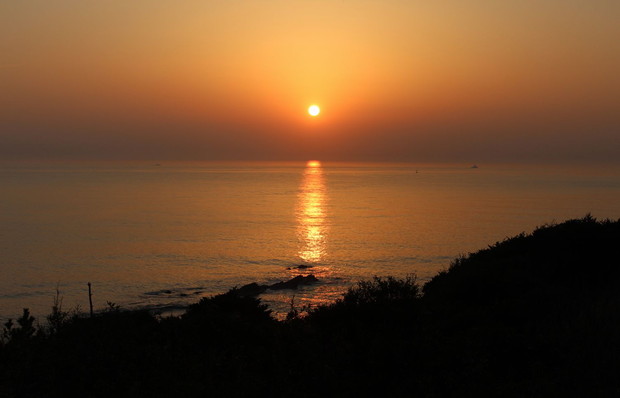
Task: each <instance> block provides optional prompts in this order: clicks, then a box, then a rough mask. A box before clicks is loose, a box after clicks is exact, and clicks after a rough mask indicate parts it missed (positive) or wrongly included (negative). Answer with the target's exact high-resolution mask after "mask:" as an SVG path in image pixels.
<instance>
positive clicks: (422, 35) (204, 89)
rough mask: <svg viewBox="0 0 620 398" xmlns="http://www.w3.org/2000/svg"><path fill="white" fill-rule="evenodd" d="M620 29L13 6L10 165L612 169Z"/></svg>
mask: <svg viewBox="0 0 620 398" xmlns="http://www.w3.org/2000/svg"><path fill="white" fill-rule="evenodd" d="M423 3H428V4H423ZM432 3H441V4H440V5H437V4H432ZM618 20H620V2H618V1H615V0H613V1H612V0H590V1H583V0H564V1H560V0H542V1H541V0H537V1H533V0H532V1H529V0H525V1H502V2H498V1H491V0H488V1H487V0H478V1H456V0H447V1H444V2H414V1H395V0H391V1H390V0H387V1H381V2H380V1H363V0H357V1H351V0H342V1H320V0H307V1H306V0H299V1H290V0H288V1H284V0H283V1H268V0H264V1H262V0H261V1H256V0H252V1H250V0H247V1H243V0H239V1H233V0H229V1H224V0H221V1H215V0H214V1H197V0H196V1H171V0H160V1H155V2H154V1H147V0H141V1H120V0H109V1H83V0H75V1H66V0H58V1H53V2H52V1H48V0H33V1H21V0H20V1H18V0H9V1H5V2H2V3H0V140H1V141H2V145H1V146H0V158H1V159H57V158H60V159H62V158H71V159H91V158H92V159H125V160H131V159H171V160H172V159H175V160H222V159H231V160H253V159H260V160H304V159H310V158H312V159H314V158H317V159H324V160H373V161H374V160H387V161H390V160H397V161H413V162H416V161H425V162H426V161H467V162H473V163H476V162H483V161H502V160H505V161H545V160H550V161H589V160H592V161H613V160H616V159H617V158H620V157H619V156H618V153H620V138H619V137H620V131H619V130H620V78H619V77H618V76H619V73H618V71H619V70H620V40H619V39H618V38H620V24H618V23H617V21H618ZM312 103H316V104H318V105H319V106H321V109H322V112H321V115H320V116H319V117H318V118H316V119H311V118H310V117H309V116H308V115H307V113H306V109H307V107H308V106H309V105H311V104H312Z"/></svg>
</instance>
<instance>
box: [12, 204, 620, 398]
mask: <svg viewBox="0 0 620 398" xmlns="http://www.w3.org/2000/svg"><path fill="white" fill-rule="evenodd" d="M618 242H620V221H608V220H606V221H601V222H599V221H597V220H595V219H594V218H593V217H591V216H586V217H584V218H582V219H579V220H570V221H567V222H564V223H561V224H557V225H545V226H543V227H540V228H538V229H536V230H535V231H534V232H533V233H531V234H520V235H517V236H515V237H513V238H510V239H506V240H504V241H502V242H497V243H496V244H494V245H492V246H490V247H489V248H487V249H484V250H480V251H478V252H476V253H472V254H470V255H468V256H463V257H460V258H457V259H456V260H454V261H453V263H452V265H451V266H450V268H449V269H448V270H446V271H444V272H441V273H439V274H438V275H437V276H435V277H434V278H433V279H432V280H431V281H429V282H428V283H426V284H425V285H424V287H423V289H421V288H420V286H419V285H418V284H417V281H416V279H415V277H413V276H411V277H407V278H404V279H396V278H392V277H387V278H380V277H375V278H373V279H372V280H370V281H362V282H360V283H358V284H357V285H356V286H354V287H352V288H350V289H349V290H348V291H347V292H346V293H345V294H344V296H343V297H342V299H340V300H338V301H337V302H335V303H333V304H330V305H326V306H320V307H318V308H313V309H308V308H303V309H301V310H300V309H297V308H296V306H295V304H294V302H292V303H291V313H290V316H289V317H288V318H287V320H286V321H282V322H279V321H276V320H275V319H274V318H273V317H272V316H271V312H270V310H269V309H268V308H267V306H265V305H264V304H262V303H261V301H260V300H259V299H257V298H255V297H251V296H248V295H245V294H240V292H239V290H238V289H232V290H230V291H229V292H227V293H224V294H221V295H217V296H213V297H209V298H205V299H202V300H200V302H198V303H196V304H194V305H192V306H190V307H189V308H188V310H187V312H186V313H185V314H184V315H182V316H180V317H167V318H158V317H155V316H153V315H152V314H150V313H148V312H145V311H123V310H121V309H120V308H119V307H118V306H116V305H114V304H113V303H111V304H109V305H108V310H107V311H102V312H99V313H97V314H95V316H94V317H92V318H90V317H89V318H83V317H76V316H69V315H67V313H65V312H63V311H62V305H61V304H62V303H61V300H60V299H59V298H58V297H59V296H58V295H57V299H56V301H55V303H54V307H53V310H52V314H51V315H50V317H48V322H49V324H50V326H49V327H46V328H45V327H39V328H37V327H36V323H35V320H34V318H33V317H32V316H30V313H29V312H28V310H24V314H23V315H22V317H20V318H19V319H18V320H17V321H16V322H13V321H9V322H7V323H6V324H5V325H4V328H3V331H2V344H0V397H18V396H33V397H47V396H49V397H60V396H63V397H64V396H89V397H109V396H149V397H158V396H188V395H195V396H227V397H228V396H233V397H234V396H266V395H271V396H285V395H288V396H301V397H304V396H356V395H358V396H421V397H450V396H459V397H463V396H476V397H483V396H501V397H521V396H528V397H549V396H575V397H576V396H579V397H582V396H617V395H618V392H619V391H620V379H619V378H618V377H617V375H618V374H619V372H620V263H619V262H620V260H619V256H618ZM302 312H304V313H307V315H306V316H300V315H301V313H302Z"/></svg>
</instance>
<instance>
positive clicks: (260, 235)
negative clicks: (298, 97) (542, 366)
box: [0, 162, 620, 318]
mask: <svg viewBox="0 0 620 398" xmlns="http://www.w3.org/2000/svg"><path fill="white" fill-rule="evenodd" d="M0 178H1V189H2V195H1V196H0V225H1V226H2V228H1V229H0V251H1V253H2V256H1V257H0V271H1V275H2V277H1V278H0V318H6V317H9V316H10V317H14V316H15V315H17V314H19V313H20V311H21V308H22V307H30V308H31V310H32V311H33V312H34V314H35V315H38V316H43V315H45V314H47V313H49V310H50V307H51V305H52V301H53V296H54V294H55V290H56V287H57V286H58V287H59V289H60V291H61V294H62V295H63V296H64V307H65V308H67V309H68V308H72V307H75V306H77V305H79V306H81V308H82V310H87V308H88V295H87V282H89V281H90V282H92V284H93V294H94V295H93V300H94V304H95V307H96V308H103V307H104V306H105V305H106V301H111V302H115V303H117V304H120V305H121V306H122V307H124V308H155V309H165V308H174V307H179V306H183V305H186V304H188V303H192V302H195V301H197V300H198V299H199V298H200V297H203V296H208V295H211V294H216V293H222V292H225V291H226V290H228V289H229V288H231V287H233V286H241V285H243V284H246V283H250V282H259V283H269V284H270V283H274V282H277V281H281V280H287V279H289V278H291V277H294V276H296V275H299V274H304V275H305V274H308V273H312V274H315V275H316V276H317V277H318V278H319V280H320V282H319V283H318V284H317V285H314V286H309V287H305V288H302V289H300V290H298V291H295V292H294V291H279V292H271V293H267V294H265V295H264V296H262V298H263V300H264V301H266V302H268V303H269V304H270V305H272V307H273V308H274V309H275V310H276V311H279V312H280V313H283V312H285V311H287V309H288V305H289V302H290V300H291V297H292V296H293V295H295V301H296V303H297V304H299V305H304V304H318V303H322V302H326V301H330V300H333V299H335V298H337V297H339V296H340V294H341V293H342V292H343V291H344V290H345V289H346V288H347V287H348V286H350V285H351V284H353V283H354V282H355V281H357V280H360V279H367V278H369V277H371V276H373V275H396V276H403V275H406V274H410V273H415V274H417V276H418V277H419V278H420V279H421V280H423V281H424V280H427V279H428V278H430V277H432V276H433V275H434V274H435V273H437V272H438V271H439V270H441V269H444V268H446V267H447V266H449V264H450V261H451V260H452V259H453V258H454V257H456V256H457V255H459V254H464V253H469V252H472V251H476V250H478V249H481V248H484V247H486V246H487V245H489V244H493V243H495V242H496V241H499V240H502V239H504V238H505V237H508V236H512V235H515V234H517V233H520V232H522V231H527V232H529V231H531V230H532V229H533V228H535V227H536V226H538V225H541V224H544V223H548V222H552V221H562V220H565V219H568V218H575V217H582V216H584V215H585V214H586V213H588V212H590V213H592V215H594V216H595V217H598V218H614V219H617V218H620V201H619V200H618V199H620V172H619V170H618V169H617V168H616V169H610V168H585V169H583V168H581V169H570V168H561V167H552V168H551V167H534V166H529V167H523V166H506V165H502V166H494V165H483V166H481V167H480V168H478V169H471V168H469V167H467V166H463V165H460V166H451V165H396V164H382V165H378V164H330V163H324V164H321V163H319V162H308V163H307V164H306V163H297V164H295V163H272V164H218V165H216V164H163V165H161V166H156V165H152V164H146V165H145V164H142V165H135V164H133V165H118V164H107V165H75V164H73V165H53V166H50V165H46V166H32V165H23V164H22V165H10V166H6V165H5V166H3V167H2V168H1V169H0ZM301 264H303V265H307V266H310V267H308V268H304V269H298V268H297V266H299V265H301ZM584 272H587V269H584Z"/></svg>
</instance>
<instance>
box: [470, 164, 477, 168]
mask: <svg viewBox="0 0 620 398" xmlns="http://www.w3.org/2000/svg"><path fill="white" fill-rule="evenodd" d="M477 168H478V165H476V164H475V165H473V166H471V167H470V169H477Z"/></svg>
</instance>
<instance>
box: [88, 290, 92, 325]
mask: <svg viewBox="0 0 620 398" xmlns="http://www.w3.org/2000/svg"><path fill="white" fill-rule="evenodd" d="M88 302H89V304H90V317H91V318H92V317H93V292H92V290H91V288H90V282H88Z"/></svg>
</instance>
